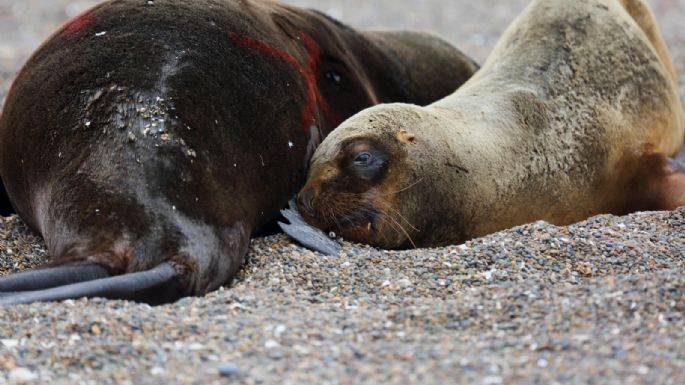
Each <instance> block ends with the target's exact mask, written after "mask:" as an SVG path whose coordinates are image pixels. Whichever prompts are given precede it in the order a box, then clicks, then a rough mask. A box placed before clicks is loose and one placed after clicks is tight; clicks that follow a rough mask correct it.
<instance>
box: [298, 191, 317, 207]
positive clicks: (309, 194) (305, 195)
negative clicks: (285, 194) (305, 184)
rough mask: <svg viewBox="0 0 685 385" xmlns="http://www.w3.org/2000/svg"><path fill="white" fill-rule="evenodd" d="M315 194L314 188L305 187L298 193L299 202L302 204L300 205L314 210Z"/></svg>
mask: <svg viewBox="0 0 685 385" xmlns="http://www.w3.org/2000/svg"><path fill="white" fill-rule="evenodd" d="M315 196H316V194H315V192H314V189H313V188H308V189H305V190H303V191H300V193H299V194H297V203H298V204H299V205H300V207H304V208H305V209H307V210H308V211H312V210H314V198H315Z"/></svg>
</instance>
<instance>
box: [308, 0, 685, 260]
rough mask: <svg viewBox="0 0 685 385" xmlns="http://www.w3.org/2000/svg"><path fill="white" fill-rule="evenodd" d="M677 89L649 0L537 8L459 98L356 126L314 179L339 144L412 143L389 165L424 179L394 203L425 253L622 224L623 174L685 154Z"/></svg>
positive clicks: (556, 2)
mask: <svg viewBox="0 0 685 385" xmlns="http://www.w3.org/2000/svg"><path fill="white" fill-rule="evenodd" d="M676 79H677V78H676V75H675V72H674V70H673V64H672V62H671V59H670V56H669V54H668V52H667V50H666V47H665V44H664V42H663V39H662V38H661V35H660V33H659V31H658V29H657V26H656V21H655V20H654V17H653V15H652V12H651V10H650V9H649V7H648V6H647V5H646V4H645V3H644V2H643V1H641V0H576V1H568V0H534V1H532V2H531V4H530V5H529V6H528V8H527V9H526V10H525V11H524V12H523V13H522V14H521V15H520V16H519V17H518V18H517V19H516V20H515V21H514V23H513V24H512V25H511V26H510V27H509V29H508V30H507V31H506V32H505V34H504V36H503V37H502V38H501V40H500V41H499V43H498V44H497V46H496V47H495V49H494V51H493V53H492V55H491V56H490V58H489V60H488V61H487V62H486V63H485V64H484V66H483V67H482V69H481V70H480V71H479V72H478V73H477V74H476V75H475V76H474V77H473V78H472V79H471V80H469V81H468V82H467V83H466V84H465V85H464V86H462V87H461V88H460V89H459V90H457V91H456V92H455V93H453V94H452V95H450V96H448V97H446V98H444V99H442V100H440V101H438V102H436V103H434V104H432V105H430V106H428V107H425V108H419V107H416V106H410V105H402V104H394V105H385V106H377V107H374V108H371V109H368V110H366V111H363V112H361V113H359V114H357V115H356V116H354V117H352V118H350V119H349V120H348V121H346V122H345V123H343V124H342V126H341V127H339V128H338V129H337V130H336V131H334V132H333V133H332V134H331V135H330V136H329V138H328V139H327V140H326V141H324V142H323V143H322V145H321V147H320V148H319V150H318V151H317V153H316V154H315V155H314V162H313V166H312V172H311V173H310V175H316V172H317V171H316V170H317V169H318V168H320V167H322V166H323V165H324V164H326V162H327V160H328V159H331V158H332V156H333V155H334V154H335V152H336V151H337V145H336V143H338V142H339V141H341V140H342V139H348V138H350V137H377V138H384V139H382V140H390V141H392V139H389V138H393V137H394V135H393V133H396V132H398V131H400V130H406V131H408V132H410V133H411V134H414V135H415V137H416V140H415V141H414V142H413V143H411V144H405V145H402V146H399V147H398V150H397V151H398V153H396V154H393V157H394V158H403V157H405V156H406V158H407V159H408V160H407V161H402V162H399V163H401V164H397V163H398V162H396V163H395V164H393V165H390V167H391V174H394V175H396V177H394V178H393V179H392V180H393V181H394V182H393V183H395V184H396V185H397V186H395V187H401V186H402V185H406V184H408V183H410V182H411V181H416V180H419V179H421V183H420V184H419V185H418V186H417V187H416V188H412V189H409V190H407V191H404V192H402V193H401V195H400V196H399V198H398V199H397V201H398V202H401V203H400V204H399V205H398V207H397V208H398V209H399V210H401V212H402V214H403V215H404V216H405V217H406V218H409V220H410V221H411V222H412V224H413V226H415V227H417V228H418V229H419V231H416V232H413V234H412V237H413V238H414V241H415V242H416V244H417V245H419V246H421V245H423V246H433V245H440V244H445V243H453V242H459V241H463V240H464V239H467V238H471V237H476V236H480V235H484V234H487V233H490V232H494V231H496V230H499V229H502V228H506V227H510V226H513V225H517V224H522V223H525V222H529V221H532V220H537V219H542V220H546V221H549V222H552V223H555V224H567V223H571V222H575V221H578V220H581V219H583V218H586V217H588V216H590V215H594V214H598V213H607V212H615V213H616V212H620V211H621V210H622V209H623V207H625V206H626V205H627V204H628V202H626V200H627V199H630V198H628V197H627V196H625V195H626V194H625V193H624V192H623V190H625V189H626V188H627V187H628V183H629V177H630V170H629V169H628V170H626V168H630V167H633V166H632V165H634V164H635V163H639V159H641V158H642V157H645V156H648V155H649V154H653V153H662V154H666V155H669V156H671V155H674V154H676V153H677V152H678V149H679V148H680V147H681V145H682V141H683V136H684V133H685V131H684V130H685V124H684V120H683V111H682V109H681V103H680V98H679V95H678V86H677V81H676ZM393 148H394V147H393ZM400 153H403V154H401V155H400ZM397 175H402V177H401V178H400V177H397ZM374 237H377V235H376V234H369V237H368V239H358V240H360V241H364V242H368V243H372V244H373V243H378V241H377V239H374ZM386 238H387V237H386ZM399 245H400V244H399V243H397V244H383V246H388V247H392V246H399Z"/></svg>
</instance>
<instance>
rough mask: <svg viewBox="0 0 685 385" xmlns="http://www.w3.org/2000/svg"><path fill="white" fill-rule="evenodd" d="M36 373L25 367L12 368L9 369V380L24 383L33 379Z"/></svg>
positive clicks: (14, 382) (35, 377)
mask: <svg viewBox="0 0 685 385" xmlns="http://www.w3.org/2000/svg"><path fill="white" fill-rule="evenodd" d="M37 378H38V375H37V374H36V373H34V372H32V371H30V370H28V369H26V368H14V369H12V370H11V371H10V374H9V380H10V383H12V384H25V383H27V382H30V381H34V380H36V379H37Z"/></svg>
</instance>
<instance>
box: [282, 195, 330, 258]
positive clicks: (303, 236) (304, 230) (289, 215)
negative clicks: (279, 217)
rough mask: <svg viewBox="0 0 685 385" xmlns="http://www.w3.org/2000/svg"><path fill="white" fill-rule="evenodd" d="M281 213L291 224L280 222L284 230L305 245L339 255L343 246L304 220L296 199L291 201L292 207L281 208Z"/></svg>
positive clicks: (327, 253) (324, 252) (323, 252)
mask: <svg viewBox="0 0 685 385" xmlns="http://www.w3.org/2000/svg"><path fill="white" fill-rule="evenodd" d="M281 214H283V216H284V217H285V218H286V219H287V220H288V221H289V222H290V224H287V223H282V222H278V225H279V226H280V227H281V229H282V230H283V232H285V233H286V234H287V235H288V236H290V238H292V239H294V240H296V241H297V242H299V243H301V244H302V245H303V246H305V247H307V248H309V249H312V250H314V251H318V252H320V253H322V254H326V255H330V256H335V257H337V256H338V252H339V251H340V250H341V249H342V247H341V246H340V245H339V244H338V243H337V242H336V241H334V240H332V239H331V238H329V237H328V236H327V235H326V234H324V232H323V231H321V230H319V229H317V228H316V227H313V226H312V225H310V224H308V223H307V222H305V221H304V219H303V218H302V216H301V215H300V213H299V212H298V211H297V207H296V206H295V203H294V201H290V208H289V209H285V210H281Z"/></svg>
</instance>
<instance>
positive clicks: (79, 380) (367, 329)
mask: <svg viewBox="0 0 685 385" xmlns="http://www.w3.org/2000/svg"><path fill="white" fill-rule="evenodd" d="M95 3H96V2H94V1H67V0H24V1H16V0H0V100H3V99H4V96H5V95H6V92H7V89H8V88H9V85H10V82H11V79H12V78H13V76H14V74H15V73H16V72H17V71H18V70H19V68H20V66H21V64H22V63H23V61H24V60H26V58H27V56H28V55H29V54H30V53H31V52H32V51H33V50H34V49H35V48H36V47H37V46H38V45H39V44H40V42H41V41H42V40H43V39H44V38H45V37H47V36H48V35H49V34H50V33H51V32H52V31H53V30H54V29H56V28H57V26H59V25H60V24H61V23H62V22H64V21H65V20H66V19H67V18H69V17H71V16H73V15H75V14H77V13H78V12H80V11H81V10H83V9H85V8H86V7H88V6H91V5H93V4H95ZM288 3H291V4H295V5H299V6H306V7H314V8H317V9H319V10H321V11H324V12H326V13H329V14H331V15H333V16H334V17H336V18H338V19H340V20H342V21H344V22H345V23H348V24H350V25H352V26H355V27H359V28H411V29H422V30H429V31H433V32H435V33H438V34H440V35H443V36H445V37H446V38H447V39H448V40H449V41H450V42H452V43H453V44H455V45H456V46H458V47H459V48H461V49H462V50H463V51H464V52H466V53H467V54H469V55H471V56H473V57H474V58H476V59H477V60H478V61H480V62H482V61H484V60H485V58H486V57H487V55H488V53H489V52H490V50H491V49H492V47H493V46H494V44H495V43H496V41H497V39H498V37H499V36H500V34H501V33H502V31H503V30H504V29H505V28H506V26H507V25H508V24H509V23H510V22H511V21H512V20H513V19H514V17H515V16H516V15H517V14H518V12H520V11H521V10H522V9H523V7H524V6H525V4H526V3H527V1H523V0H509V1H498V0H481V1H479V2H470V1H465V0H458V1H457V0H451V1H448V0H393V1H390V0H383V1H380V0H375V1H361V0H348V1H341V0H317V1H314V0H293V1H288ZM649 3H650V5H652V7H653V10H654V12H655V14H656V17H657V20H658V21H659V23H660V26H661V30H662V32H663V35H664V38H665V39H666V41H667V44H668V45H669V49H670V51H671V54H672V56H673V59H674V62H675V64H676V68H677V70H678V72H679V74H680V75H681V95H682V96H683V97H684V98H685V88H683V87H682V84H683V83H685V29H683V28H682V20H683V18H684V17H685V1H684V0H650V1H649ZM46 258H47V251H46V249H45V245H44V244H43V242H42V240H41V238H40V236H38V235H36V234H34V233H33V232H31V230H29V229H28V228H27V227H26V225H25V224H23V222H22V221H21V220H20V219H19V218H17V217H16V216H15V217H10V218H0V275H4V274H9V273H12V272H16V271H20V270H23V269H26V268H30V267H32V266H36V265H38V264H40V263H41V262H44V261H46ZM684 273H685V208H681V209H678V210H675V211H672V212H650V213H635V214H631V215H628V216H625V217H616V216H610V215H603V216H598V217H593V218H590V219H588V220H587V221H583V222H581V223H577V224H574V225H571V226H563V227H558V226H553V225H550V224H548V223H545V222H536V223H532V224H527V225H524V226H520V227H516V228H513V229H509V230H505V231H502V232H499V233H495V234H492V235H489V236H487V237H484V238H479V239H475V240H472V241H469V242H467V243H465V244H463V245H455V246H451V247H445V248H437V249H417V250H406V251H385V250H378V249H374V248H370V247H367V246H364V245H358V244H351V243H347V242H343V250H342V251H341V252H340V254H339V255H338V256H336V257H331V256H324V255H321V254H318V253H315V252H312V251H309V250H307V249H305V248H303V247H301V246H298V245H296V244H294V243H292V242H291V241H290V240H289V239H288V238H287V237H285V236H284V235H282V234H278V235H274V236H269V237H261V238H256V239H254V240H253V241H252V243H251V248H250V252H249V255H248V258H247V262H246V264H245V266H244V268H243V270H242V271H241V272H240V274H239V276H238V277H237V278H236V279H235V281H234V282H233V283H232V284H231V285H230V286H229V287H226V288H223V289H221V290H219V291H216V292H213V293H210V294H208V295H206V296H205V297H200V298H185V299H182V300H180V301H178V302H176V303H173V304H170V305H164V306H157V307H151V306H148V305H145V304H137V303H132V302H126V301H108V300H103V299H97V298H96V299H79V300H68V301H64V302H60V303H43V304H31V305H20V306H4V307H0V384H5V383H7V384H65V385H66V384H69V385H71V384H87V385H89V384H122V385H128V384H130V385H137V384H198V385H199V384H281V385H289V384H330V385H338V384H339V385H347V384H446V383H450V384H475V385H499V384H550V385H552V384H612V385H613V384H616V385H624V384H626V385H629V384H673V385H677V384H683V383H685V274H684Z"/></svg>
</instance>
